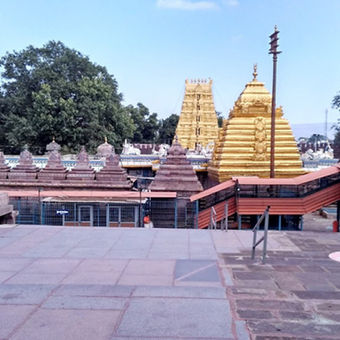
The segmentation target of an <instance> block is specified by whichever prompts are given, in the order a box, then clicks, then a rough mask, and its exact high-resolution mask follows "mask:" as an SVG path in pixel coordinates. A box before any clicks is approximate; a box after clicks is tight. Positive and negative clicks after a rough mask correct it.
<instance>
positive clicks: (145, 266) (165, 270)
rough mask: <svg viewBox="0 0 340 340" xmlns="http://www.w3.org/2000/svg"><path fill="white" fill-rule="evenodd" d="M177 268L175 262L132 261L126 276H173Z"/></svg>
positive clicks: (126, 270) (126, 269) (125, 272)
mask: <svg viewBox="0 0 340 340" xmlns="http://www.w3.org/2000/svg"><path fill="white" fill-rule="evenodd" d="M174 268H175V261H173V260H162V261H159V260H131V261H130V262H129V263H128V264H127V266H126V268H125V270H124V274H130V275H157V276H162V275H164V276H172V275H173V272H174Z"/></svg>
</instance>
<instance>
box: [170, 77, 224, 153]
mask: <svg viewBox="0 0 340 340" xmlns="http://www.w3.org/2000/svg"><path fill="white" fill-rule="evenodd" d="M176 135H177V136H178V141H179V143H180V144H181V145H182V147H183V148H188V149H191V150H193V149H195V148H196V146H198V144H200V145H201V146H202V147H206V146H207V145H208V144H212V143H214V142H216V140H217V137H218V123H217V116H216V111H215V105H214V99H213V95H212V80H211V79H209V80H204V79H202V80H200V79H199V80H191V81H189V80H188V79H187V80H186V81H185V95H184V99H183V105H182V111H181V115H180V117H179V121H178V124H177V129H176Z"/></svg>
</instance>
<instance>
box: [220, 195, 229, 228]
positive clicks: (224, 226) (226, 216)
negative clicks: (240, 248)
mask: <svg viewBox="0 0 340 340" xmlns="http://www.w3.org/2000/svg"><path fill="white" fill-rule="evenodd" d="M228 209H229V207H228V201H227V202H226V203H225V206H224V221H223V220H222V221H221V230H225V231H228Z"/></svg>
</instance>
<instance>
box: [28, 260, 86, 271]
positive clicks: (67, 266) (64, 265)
mask: <svg viewBox="0 0 340 340" xmlns="http://www.w3.org/2000/svg"><path fill="white" fill-rule="evenodd" d="M79 262H80V261H79V260H71V259H37V260H35V261H34V262H33V263H32V264H31V265H29V266H27V267H26V268H25V269H24V270H23V271H22V273H26V274H27V273H35V274H41V273H44V274H56V273H65V274H66V273H69V272H70V271H72V270H73V269H74V268H75V267H76V266H77V265H78V264H79Z"/></svg>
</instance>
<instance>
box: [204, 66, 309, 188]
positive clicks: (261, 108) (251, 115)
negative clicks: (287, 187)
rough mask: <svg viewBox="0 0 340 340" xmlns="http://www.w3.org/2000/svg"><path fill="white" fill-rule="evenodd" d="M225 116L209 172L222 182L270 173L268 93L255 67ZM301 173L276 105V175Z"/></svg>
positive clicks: (290, 140)
mask: <svg viewBox="0 0 340 340" xmlns="http://www.w3.org/2000/svg"><path fill="white" fill-rule="evenodd" d="M253 76H254V79H253V80H252V81H251V82H250V83H248V84H247V85H246V87H245V89H244V91H243V92H242V93H241V95H240V96H239V98H238V99H237V101H236V102H235V104H234V108H233V109H232V110H231V112H230V114H229V118H228V119H227V120H225V122H224V124H223V128H222V130H221V131H220V134H219V139H218V142H217V143H216V145H215V149H214V153H213V157H212V160H211V162H210V163H209V167H208V172H209V176H210V177H211V178H213V179H214V180H215V181H218V182H223V181H226V180H228V179H230V178H231V177H233V176H258V177H262V178H265V177H269V176H270V127H271V99H272V98H271V94H270V93H269V91H268V90H267V89H266V88H265V87H264V84H263V83H261V82H259V81H258V80H257V79H256V77H257V67H256V66H254V73H253ZM302 174H304V171H303V169H302V162H301V160H300V155H299V152H298V149H297V146H296V142H295V139H294V136H293V133H292V130H291V127H290V126H289V123H288V121H287V119H285V118H283V112H282V108H281V107H279V108H277V109H276V120H275V177H280V178H288V177H295V176H298V175H302Z"/></svg>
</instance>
